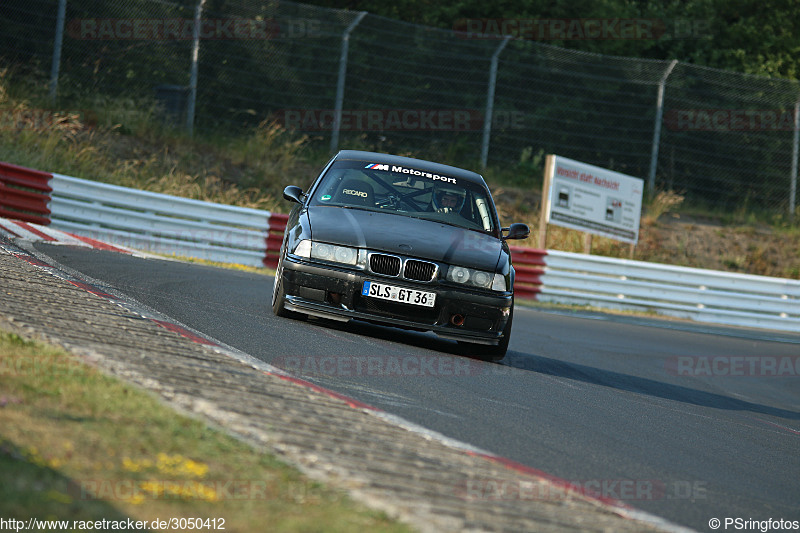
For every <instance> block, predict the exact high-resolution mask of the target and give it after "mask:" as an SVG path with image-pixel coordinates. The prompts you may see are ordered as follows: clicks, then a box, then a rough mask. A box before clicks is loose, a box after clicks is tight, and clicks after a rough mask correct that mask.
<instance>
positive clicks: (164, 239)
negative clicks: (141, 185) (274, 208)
mask: <svg viewBox="0 0 800 533" xmlns="http://www.w3.org/2000/svg"><path fill="white" fill-rule="evenodd" d="M51 185H52V188H53V192H52V201H51V202H50V210H51V211H52V213H51V217H50V218H51V220H52V226H53V227H55V228H57V229H61V230H64V231H70V232H74V233H77V234H80V235H84V236H87V237H92V238H94V239H98V240H103V241H107V242H111V243H114V244H119V245H122V246H128V247H131V248H137V249H140V250H146V251H150V252H156V253H163V254H176V255H180V256H186V257H196V258H200V259H207V260H210V261H218V262H223V263H239V264H243V265H248V266H264V262H265V250H266V240H267V237H268V234H269V231H268V228H269V226H270V216H271V213H270V212H269V211H262V210H259V209H248V208H244V207H235V206H230V205H223V204H216V203H213V202H204V201H201V200H192V199H188V198H180V197H177V196H171V195H167V194H160V193H154V192H148V191H139V190H136V189H130V188H127V187H120V186H117V185H108V184H105V183H99V182H94V181H88V180H82V179H78V178H73V177H70V176H64V175H61V174H53V179H52V181H51Z"/></svg>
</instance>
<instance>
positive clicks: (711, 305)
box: [538, 250, 800, 332]
mask: <svg viewBox="0 0 800 533" xmlns="http://www.w3.org/2000/svg"><path fill="white" fill-rule="evenodd" d="M542 281H543V285H542V288H541V291H540V294H539V298H538V299H539V300H540V301H546V302H558V303H569V304H587V305H592V306H596V307H602V308H607V309H608V308H615V309H636V310H652V311H656V312H658V313H659V314H663V315H671V316H677V317H683V318H691V319H693V320H696V321H699V322H712V323H716V324H728V325H735V326H749V327H761V328H769V329H779V330H784V331H797V332H800V281H797V280H791V279H784V278H770V277H766V276H753V275H749V274H736V273H733V272H718V271H716V270H704V269H699V268H689V267H680V266H674V265H662V264H656V263H646V262H643V261H631V260H625V259H614V258H611V257H600V256H595V255H585V254H575V253H570V252H559V251H554V250H548V253H547V267H546V269H545V274H544V276H543V279H542Z"/></svg>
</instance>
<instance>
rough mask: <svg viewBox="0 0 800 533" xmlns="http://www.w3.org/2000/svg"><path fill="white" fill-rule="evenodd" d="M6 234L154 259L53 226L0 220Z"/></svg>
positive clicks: (0, 232) (0, 231)
mask: <svg viewBox="0 0 800 533" xmlns="http://www.w3.org/2000/svg"><path fill="white" fill-rule="evenodd" d="M3 232H5V233H6V234H7V235H8V236H9V237H11V238H18V239H23V240H26V241H30V242H46V243H49V244H64V245H68V246H82V247H86V248H94V249H95V250H108V251H111V252H118V253H123V254H129V255H136V256H141V257H145V256H147V257H152V256H149V255H147V254H144V253H142V252H139V251H137V250H133V249H131V248H126V247H124V246H118V245H112V244H108V243H105V242H102V241H98V240H97V239H91V238H89V237H83V236H81V235H75V234H74V233H68V232H66V231H61V230H58V229H55V228H53V227H52V226H42V225H41V224H34V223H33V222H24V221H22V220H12V219H8V218H0V234H2V233H3Z"/></svg>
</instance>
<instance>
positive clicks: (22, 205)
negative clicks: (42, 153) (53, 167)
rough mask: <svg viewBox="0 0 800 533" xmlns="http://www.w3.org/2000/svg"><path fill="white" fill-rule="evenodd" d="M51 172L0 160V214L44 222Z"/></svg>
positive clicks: (46, 216)
mask: <svg viewBox="0 0 800 533" xmlns="http://www.w3.org/2000/svg"><path fill="white" fill-rule="evenodd" d="M50 178H51V175H50V174H48V173H47V172H40V171H38V170H32V169H30V168H25V167H20V166H17V165H12V164H11V163H2V162H0V216H1V217H6V218H16V219H18V220H24V221H25V222H34V223H36V224H44V225H47V224H48V223H49V219H48V215H49V214H50V210H49V209H48V208H47V202H48V201H49V200H50V196H49V193H50V191H51V190H52V189H51V188H50V185H48V182H49V181H50Z"/></svg>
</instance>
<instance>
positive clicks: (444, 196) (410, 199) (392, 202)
mask: <svg viewBox="0 0 800 533" xmlns="http://www.w3.org/2000/svg"><path fill="white" fill-rule="evenodd" d="M310 205H327V206H337V207H352V208H358V209H367V210H372V211H381V212H393V213H397V214H402V215H405V216H413V217H417V218H424V219H426V220H432V221H435V222H442V223H444V224H451V225H454V226H459V227H463V228H466V229H471V230H478V231H485V232H488V233H492V234H495V233H496V226H495V220H496V216H495V214H494V212H493V209H494V207H493V204H492V201H491V198H490V197H489V191H488V190H486V188H485V187H483V185H482V184H478V183H474V182H471V181H468V180H465V179H462V178H458V179H457V178H454V177H451V176H440V175H438V174H434V173H431V172H427V171H421V170H416V169H412V168H409V167H402V166H397V165H382V164H376V163H370V162H369V161H337V162H336V163H334V164H333V165H332V166H331V168H329V169H328V172H326V173H325V176H324V177H323V178H322V181H321V182H320V184H319V185H318V186H317V187H316V188H315V190H314V193H313V197H312V198H311V202H310Z"/></svg>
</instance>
